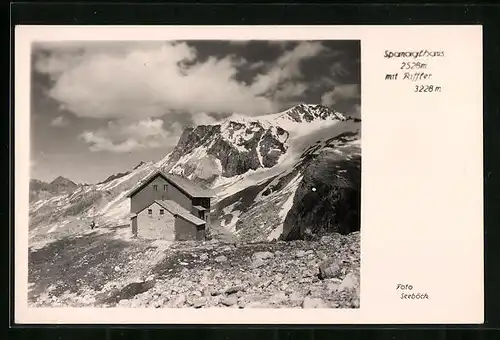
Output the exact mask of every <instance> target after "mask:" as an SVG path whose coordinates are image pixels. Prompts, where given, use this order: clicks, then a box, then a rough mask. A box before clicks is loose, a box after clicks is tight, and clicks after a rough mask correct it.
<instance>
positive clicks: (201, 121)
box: [191, 112, 218, 125]
mask: <svg viewBox="0 0 500 340" xmlns="http://www.w3.org/2000/svg"><path fill="white" fill-rule="evenodd" d="M191 118H192V120H193V123H194V124H195V125H210V124H213V123H216V122H217V120H218V119H216V118H215V117H213V116H210V115H208V114H206V113H205V112H199V113H197V114H194V115H193V116H192V117H191Z"/></svg>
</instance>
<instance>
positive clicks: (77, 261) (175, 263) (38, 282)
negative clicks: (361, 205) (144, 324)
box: [29, 232, 360, 308]
mask: <svg viewBox="0 0 500 340" xmlns="http://www.w3.org/2000/svg"><path fill="white" fill-rule="evenodd" d="M64 242H65V243H64V244H60V245H58V246H56V245H49V246H46V247H44V248H41V249H38V250H32V251H31V252H30V267H29V281H30V286H31V291H30V293H29V300H30V303H31V305H33V306H100V307H149V308H182V307H189V308H207V307H226V308H358V307H359V270H360V239H359V232H355V233H352V234H349V235H347V236H343V235H340V234H332V235H328V236H324V237H322V238H321V240H320V241H287V242H286V241H278V242H272V243H265V242H263V243H245V244H243V243H240V244H239V243H221V242H218V241H207V242H203V243H199V242H198V243H196V242H180V243H173V244H170V245H168V246H167V247H165V246H164V245H163V246H157V245H152V244H147V243H144V242H143V241H139V240H136V241H131V242H128V244H124V243H123V241H121V240H114V239H111V238H109V236H106V235H87V236H86V237H85V238H83V237H82V238H74V239H67V240H65V241H64ZM65 253H67V254H71V256H70V257H65V256H64V254H65Z"/></svg>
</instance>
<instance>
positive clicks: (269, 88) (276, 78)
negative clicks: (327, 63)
mask: <svg viewBox="0 0 500 340" xmlns="http://www.w3.org/2000/svg"><path fill="white" fill-rule="evenodd" d="M323 50H324V46H323V45H322V44H321V43H320V42H302V43H300V44H298V45H297V46H295V48H293V49H292V50H290V51H287V52H285V53H284V54H283V55H282V56H281V57H280V58H279V59H278V60H277V62H276V63H275V64H273V65H272V67H271V68H270V69H269V70H267V72H265V73H261V74H259V75H257V76H256V77H255V81H254V82H253V84H252V85H251V88H252V92H254V93H256V94H267V95H269V93H274V94H278V96H279V95H280V94H281V95H282V96H281V98H282V97H283V94H286V93H287V92H288V93H290V92H291V93H297V92H300V91H298V90H296V89H293V87H294V86H295V87H297V86H300V85H301V84H299V83H297V82H295V85H294V83H290V84H286V86H285V88H286V91H285V92H284V93H283V92H280V89H281V88H282V87H281V86H283V84H285V83H287V82H289V81H291V80H297V79H300V77H301V72H300V63H301V62H302V61H303V60H305V59H308V58H311V57H314V56H316V55H318V54H319V53H320V52H322V51H323ZM291 89H293V90H291Z"/></svg>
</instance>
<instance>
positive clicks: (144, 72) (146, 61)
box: [35, 43, 275, 119]
mask: <svg viewBox="0 0 500 340" xmlns="http://www.w3.org/2000/svg"><path fill="white" fill-rule="evenodd" d="M68 53H69V52H66V51H63V52H61V53H56V54H55V55H52V54H48V55H47V56H41V57H39V61H38V62H37V63H36V65H35V67H36V68H37V70H38V71H39V72H43V73H48V74H49V75H50V76H51V77H52V78H53V79H55V83H54V86H53V87H52V88H51V89H50V91H49V94H50V96H51V97H53V98H54V99H56V100H57V101H59V102H60V103H61V105H62V108H64V109H66V110H68V111H71V112H73V113H74V114H75V115H77V116H79V117H92V118H107V119H111V118H135V119H141V118H149V117H161V116H163V115H165V114H169V113H175V112H189V113H196V112H199V111H209V112H212V111H213V112H217V111H222V112H240V113H243V114H251V113H263V112H269V111H272V110H273V109H274V108H275V105H274V103H273V102H272V100H271V99H269V98H266V97H265V96H263V94H260V93H259V94H257V93H255V92H254V91H252V89H251V88H249V87H248V86H247V85H245V84H243V83H239V82H238V81H236V80H235V78H234V77H235V75H236V72H237V66H238V65H241V62H242V61H241V60H239V59H236V58H234V57H226V58H221V59H216V58H213V57H211V58H208V59H207V60H206V61H205V62H203V63H197V62H196V50H195V49H194V48H191V47H189V46H188V45H187V44H185V43H177V44H172V43H165V44H163V45H161V46H160V47H157V48H156V49H146V50H143V49H135V50H134V49H131V50H129V51H125V52H124V53H114V54H108V53H104V52H102V51H100V50H97V51H91V52H85V51H84V52H83V53H82V54H80V55H76V56H75V58H74V59H71V58H70V57H68Z"/></svg>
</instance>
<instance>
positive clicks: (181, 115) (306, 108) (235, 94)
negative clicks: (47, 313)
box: [26, 40, 363, 309]
mask: <svg viewBox="0 0 500 340" xmlns="http://www.w3.org/2000/svg"><path fill="white" fill-rule="evenodd" d="M360 45H361V44H360V40H176V41H172V40H166V41H159V40H151V41H150V40H144V41H136V40H131V41H126V40H116V41H102V40H96V41H89V40H85V41H80V40H74V41H68V40H65V41H53V40H51V41H34V42H32V44H31V62H30V67H31V69H30V70H29V73H30V82H31V83H30V89H29V98H30V107H29V111H30V114H29V116H30V122H29V124H30V133H29V135H30V146H29V148H30V153H29V159H30V164H29V176H30V183H29V233H28V245H29V249H28V268H27V270H28V273H27V277H28V292H27V294H28V297H27V301H28V305H29V306H30V307H111V308H114V307H120V308H152V309H161V308H201V309H204V308H236V309H249V308H280V309H283V308H297V309H301V308H303V309H309V308H328V309H359V308H360V305H361V304H362V303H363V301H360V280H361V279H362V277H361V276H360V262H361V250H360V246H361V242H360V229H361V228H360V227H361V124H362V114H361V113H362V111H363V110H362V107H363V106H362V98H361V72H362V67H361V62H360V58H361V46H360ZM27 91H28V89H26V94H28V92H27Z"/></svg>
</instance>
